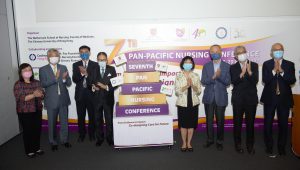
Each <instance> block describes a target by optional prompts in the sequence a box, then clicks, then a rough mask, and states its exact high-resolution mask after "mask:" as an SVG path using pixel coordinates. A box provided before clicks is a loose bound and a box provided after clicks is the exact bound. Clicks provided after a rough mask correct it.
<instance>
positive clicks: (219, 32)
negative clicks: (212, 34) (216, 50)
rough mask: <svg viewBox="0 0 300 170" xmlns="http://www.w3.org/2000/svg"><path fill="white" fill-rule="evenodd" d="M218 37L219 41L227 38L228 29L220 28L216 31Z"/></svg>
mask: <svg viewBox="0 0 300 170" xmlns="http://www.w3.org/2000/svg"><path fill="white" fill-rule="evenodd" d="M216 37H218V38H219V39H224V38H226V37H227V29H226V28H225V27H219V28H217V30H216Z"/></svg>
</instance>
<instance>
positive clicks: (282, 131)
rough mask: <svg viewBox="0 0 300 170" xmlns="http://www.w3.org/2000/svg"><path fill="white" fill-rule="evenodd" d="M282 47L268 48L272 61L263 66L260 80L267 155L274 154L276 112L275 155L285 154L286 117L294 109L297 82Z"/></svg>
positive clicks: (293, 67) (279, 45)
mask: <svg viewBox="0 0 300 170" xmlns="http://www.w3.org/2000/svg"><path fill="white" fill-rule="evenodd" d="M283 54H284V47H283V45H282V44H280V43H275V44H273V45H272V48H271V54H270V55H271V57H272V59H270V60H267V61H265V62H264V63H263V68H262V80H263V83H264V89H263V92H262V95H261V99H260V101H261V102H262V103H263V105H264V138H265V145H266V153H267V154H268V155H269V156H270V157H276V156H277V155H273V134H272V127H273V121H274V115H275V111H276V113H277V119H278V142H277V147H278V154H279V156H282V155H286V151H285V147H286V142H287V137H288V118H289V114H290V108H292V107H293V105H294V101H293V95H292V90H291V86H292V85H293V84H294V83H295V82H296V77H295V65H294V63H293V62H291V61H288V60H285V59H283Z"/></svg>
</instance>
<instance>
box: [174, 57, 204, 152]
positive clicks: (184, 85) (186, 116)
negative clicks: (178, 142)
mask: <svg viewBox="0 0 300 170" xmlns="http://www.w3.org/2000/svg"><path fill="white" fill-rule="evenodd" d="M180 68H181V72H180V73H179V74H177V76H176V79H175V95H176V96H177V100H176V106H177V112H178V128H179V129H180V132H181V138H182V146H181V151H182V152H186V151H189V152H192V151H193V147H192V145H191V141H192V137H193V133H194V129H196V128H197V126H198V113H199V111H198V107H199V104H200V100H199V95H200V93H201V83H200V77H199V75H198V74H197V73H195V72H193V70H194V68H195V63H194V60H193V58H192V57H190V56H186V57H184V58H183V59H182V60H181V62H180Z"/></svg>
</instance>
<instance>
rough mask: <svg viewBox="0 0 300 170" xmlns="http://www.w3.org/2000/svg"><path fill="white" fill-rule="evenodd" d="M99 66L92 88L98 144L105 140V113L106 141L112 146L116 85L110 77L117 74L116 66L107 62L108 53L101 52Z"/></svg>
mask: <svg viewBox="0 0 300 170" xmlns="http://www.w3.org/2000/svg"><path fill="white" fill-rule="evenodd" d="M97 60H98V64H99V66H98V67H97V69H95V70H94V72H93V78H92V82H91V83H92V89H93V91H94V93H95V95H94V97H95V98H94V108H95V124H96V138H97V142H96V146H101V144H102V143H103V141H104V129H103V124H104V120H103V113H104V117H105V123H106V126H105V127H106V128H105V135H106V141H107V143H108V144H109V145H110V146H111V145H114V141H113V107H114V102H115V100H114V90H115V89H114V87H112V85H111V82H110V79H111V78H114V77H116V76H117V74H116V70H115V68H114V67H112V66H109V65H108V64H107V54H106V53H105V52H100V53H98V55H97Z"/></svg>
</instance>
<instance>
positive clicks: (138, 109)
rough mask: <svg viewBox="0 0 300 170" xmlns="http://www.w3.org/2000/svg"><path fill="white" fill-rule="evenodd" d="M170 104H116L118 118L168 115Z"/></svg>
mask: <svg viewBox="0 0 300 170" xmlns="http://www.w3.org/2000/svg"><path fill="white" fill-rule="evenodd" d="M168 114H169V107H168V104H158V105H136V106H119V103H117V104H116V117H128V116H151V115H168Z"/></svg>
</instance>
